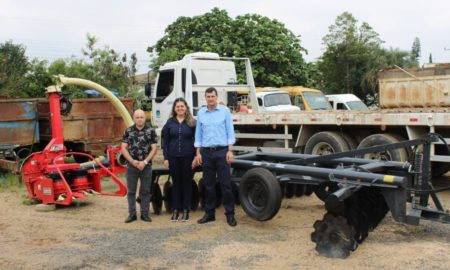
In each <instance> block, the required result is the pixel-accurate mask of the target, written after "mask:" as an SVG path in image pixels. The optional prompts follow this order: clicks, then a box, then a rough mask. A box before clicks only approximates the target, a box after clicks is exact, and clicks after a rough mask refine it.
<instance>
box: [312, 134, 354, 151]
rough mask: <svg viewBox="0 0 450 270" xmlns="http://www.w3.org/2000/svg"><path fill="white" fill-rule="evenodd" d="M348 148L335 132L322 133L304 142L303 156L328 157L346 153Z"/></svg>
mask: <svg viewBox="0 0 450 270" xmlns="http://www.w3.org/2000/svg"><path fill="white" fill-rule="evenodd" d="M348 150H349V147H348V144H347V142H346V141H345V140H344V138H343V137H342V136H341V135H340V134H339V133H337V132H333V131H323V132H319V133H316V134H314V135H313V136H312V137H311V138H309V140H308V141H307V142H306V146H305V154H313V155H319V156H322V155H329V154H334V153H338V152H345V151H348Z"/></svg>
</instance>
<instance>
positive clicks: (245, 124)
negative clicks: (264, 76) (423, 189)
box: [149, 53, 450, 175]
mask: <svg viewBox="0 0 450 270" xmlns="http://www.w3.org/2000/svg"><path fill="white" fill-rule="evenodd" d="M235 61H239V62H240V63H236V64H235ZM236 70H241V71H242V72H241V73H240V75H239V74H237V72H236ZM438 72H440V73H439V74H441V75H439V76H436V75H434V74H431V73H432V71H429V70H425V71H421V70H418V71H416V72H415V74H412V73H409V74H408V73H405V72H397V71H395V72H394V73H395V74H394V75H395V76H393V72H391V71H385V72H382V73H381V74H380V106H381V109H378V110H363V111H354V110H339V111H333V110H323V111H296V112H267V111H266V112H261V110H260V108H259V106H253V107H252V111H251V113H241V112H238V113H236V112H235V108H236V106H237V93H238V92H243V91H248V93H249V98H250V100H257V94H256V91H255V84H254V81H253V76H252V70H251V65H250V61H249V59H248V58H234V57H233V58H229V57H228V58H221V57H219V55H217V54H215V53H193V54H188V55H186V56H185V57H184V58H183V59H182V60H180V61H175V62H170V63H166V64H164V65H163V66H161V67H160V70H159V73H158V76H157V79H156V86H155V89H152V90H154V91H150V92H151V97H152V99H153V100H152V114H153V117H152V124H153V125H154V126H156V127H157V130H158V131H159V130H160V129H161V128H162V127H163V125H164V124H165V122H166V121H167V119H168V118H169V115H170V110H171V107H172V104H173V101H174V100H175V99H176V98H177V97H184V98H185V99H186V100H187V102H188V104H189V105H190V108H191V110H192V111H193V114H194V116H195V115H196V112H197V111H198V109H199V108H200V107H201V106H204V105H206V103H205V99H204V91H205V90H206V89H207V88H208V87H210V86H213V87H215V88H216V89H217V91H218V95H219V101H222V102H223V103H224V104H225V105H227V106H228V107H229V108H230V110H231V111H232V114H233V123H234V127H235V130H236V139H237V142H236V145H235V146H234V147H233V149H234V150H236V151H254V150H257V149H259V150H261V151H272V152H273V151H286V152H299V153H308V154H316V155H324V154H329V153H335V152H342V151H347V150H351V149H355V148H363V147H369V146H375V145H382V144H387V143H394V142H398V141H402V140H406V139H416V138H421V137H422V136H424V135H425V134H427V133H430V132H434V133H439V134H442V135H443V137H444V138H445V143H444V142H440V143H436V144H434V145H433V147H432V148H433V149H432V152H431V161H432V165H433V175H442V174H444V173H446V172H447V171H448V170H449V169H450V154H449V153H448V152H447V146H448V144H449V143H450V113H449V111H450V97H449V94H448V92H449V88H450V68H448V69H443V70H439V71H438ZM411 75H412V76H411ZM241 81H245V83H239V82H241ZM149 90H150V89H149ZM416 98H417V99H419V100H416ZM410 153H411V149H406V148H405V149H397V150H387V151H386V152H382V153H373V154H370V155H365V156H364V157H365V158H372V159H378V158H381V159H389V160H398V161H406V160H408V158H409V157H410Z"/></svg>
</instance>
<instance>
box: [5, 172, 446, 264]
mask: <svg viewBox="0 0 450 270" xmlns="http://www.w3.org/2000/svg"><path fill="white" fill-rule="evenodd" d="M442 181H443V182H446V183H450V175H447V176H446V177H445V178H444V180H442ZM25 194H26V191H25V189H24V188H23V189H21V190H20V191H19V192H1V193H0V213H1V215H0V243H2V245H0V269H273V268H277V269H278V268H280V267H283V268H288V269H326V270H329V269H330V268H333V269H349V268H350V269H352V268H353V269H394V268H398V269H406V268H408V269H450V261H449V260H448V252H449V250H450V225H449V224H440V223H436V222H428V221H423V222H421V224H420V225H419V226H409V225H404V224H399V223H396V222H395V221H393V220H392V218H391V217H390V216H389V215H388V216H386V218H385V219H384V221H383V222H382V224H381V225H379V226H378V227H377V228H376V229H375V231H373V232H372V233H371V234H369V237H368V238H367V239H366V241H365V242H364V243H363V244H362V245H360V246H359V247H358V249H357V250H356V251H355V252H353V253H352V254H351V255H350V257H349V258H347V259H345V260H342V259H327V258H324V257H320V256H318V255H317V253H316V251H315V250H314V247H315V246H314V243H313V242H311V241H310V234H311V232H312V230H313V229H312V225H313V223H314V221H315V220H318V219H321V218H322V216H323V214H324V209H323V205H322V202H321V201H320V200H318V199H317V198H316V197H315V196H314V195H312V196H310V197H301V198H295V199H286V200H283V204H282V208H281V210H280V211H279V213H278V214H277V215H276V216H275V217H274V218H273V219H272V220H270V221H267V222H257V221H254V220H252V219H250V218H249V217H247V216H246V214H245V213H244V212H243V211H242V209H241V208H240V207H238V208H237V210H236V217H237V220H238V226H237V227H233V228H232V227H229V226H228V225H227V224H226V221H225V216H223V209H222V208H219V209H218V210H217V212H216V217H217V221H216V222H213V223H208V224H204V225H198V224H196V220H197V219H199V218H200V217H201V216H202V214H203V213H202V212H201V211H196V212H193V213H192V215H191V221H189V222H186V223H184V222H170V221H169V219H170V215H169V214H167V213H165V212H164V213H163V214H162V215H160V216H155V215H153V216H152V217H153V222H151V223H145V222H142V221H140V220H138V221H137V222H134V223H131V224H124V223H123V221H124V219H125V218H126V215H127V203H126V199H125V198H122V197H105V196H92V197H89V198H88V199H87V200H86V201H85V202H84V203H80V204H78V205H74V206H71V207H58V208H57V210H56V211H53V212H46V213H43V212H36V211H35V209H34V208H35V207H34V206H27V205H23V204H22V198H23V196H24V195H25ZM440 198H441V200H442V201H443V203H444V206H446V207H447V208H450V192H448V191H447V192H444V193H441V194H440Z"/></svg>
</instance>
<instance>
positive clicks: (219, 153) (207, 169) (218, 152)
mask: <svg viewBox="0 0 450 270" xmlns="http://www.w3.org/2000/svg"><path fill="white" fill-rule="evenodd" d="M227 151H228V147H221V148H218V149H213V150H211V149H208V148H202V149H201V154H202V163H203V164H202V169H203V183H204V185H205V213H206V214H207V215H209V216H215V210H216V175H217V178H218V179H219V182H220V187H221V190H222V201H223V207H224V208H225V215H227V216H233V215H234V199H233V192H232V189H231V173H230V165H228V163H227V160H226V154H227Z"/></svg>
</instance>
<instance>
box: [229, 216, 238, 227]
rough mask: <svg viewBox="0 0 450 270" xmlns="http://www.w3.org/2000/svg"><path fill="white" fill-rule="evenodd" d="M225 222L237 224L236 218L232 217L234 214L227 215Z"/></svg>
mask: <svg viewBox="0 0 450 270" xmlns="http://www.w3.org/2000/svg"><path fill="white" fill-rule="evenodd" d="M227 223H228V225H230V226H232V227H234V226H236V225H237V222H236V219H235V218H234V215H229V216H227Z"/></svg>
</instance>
